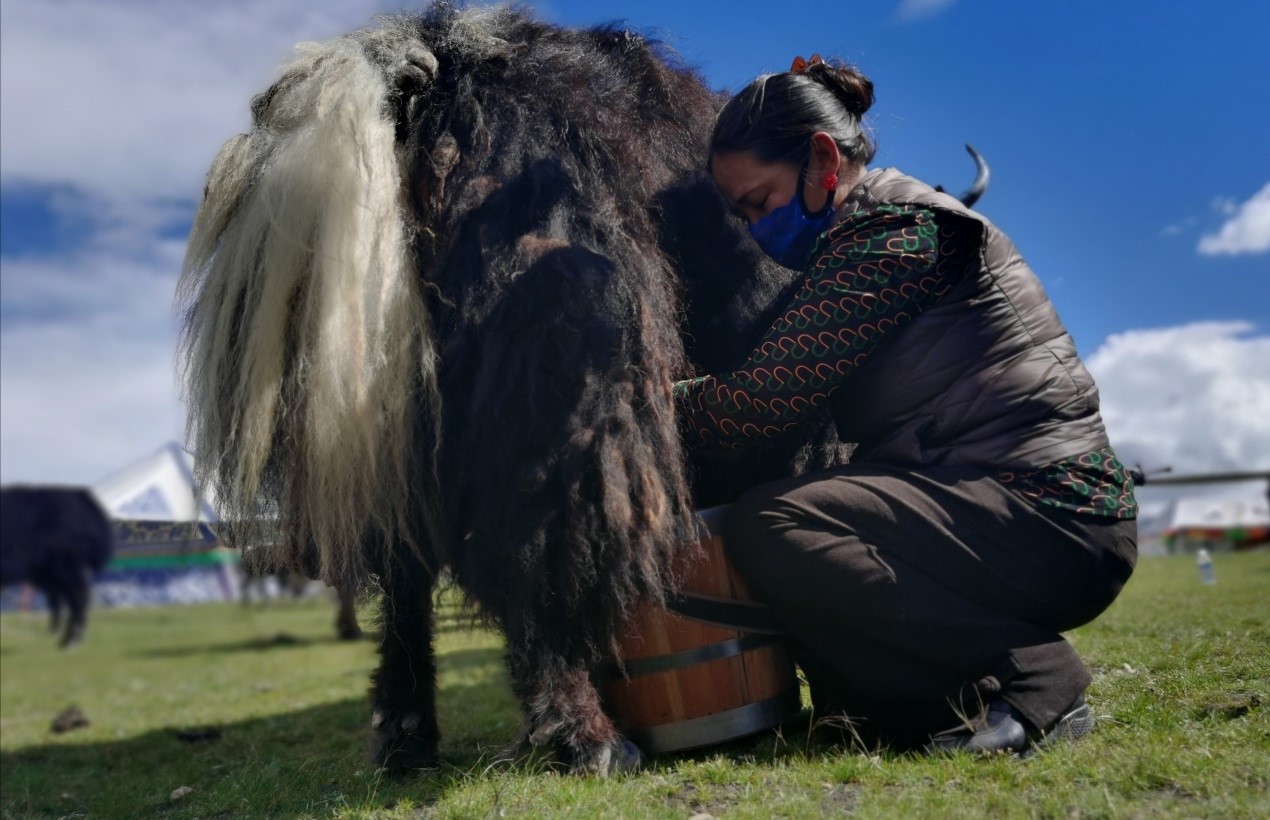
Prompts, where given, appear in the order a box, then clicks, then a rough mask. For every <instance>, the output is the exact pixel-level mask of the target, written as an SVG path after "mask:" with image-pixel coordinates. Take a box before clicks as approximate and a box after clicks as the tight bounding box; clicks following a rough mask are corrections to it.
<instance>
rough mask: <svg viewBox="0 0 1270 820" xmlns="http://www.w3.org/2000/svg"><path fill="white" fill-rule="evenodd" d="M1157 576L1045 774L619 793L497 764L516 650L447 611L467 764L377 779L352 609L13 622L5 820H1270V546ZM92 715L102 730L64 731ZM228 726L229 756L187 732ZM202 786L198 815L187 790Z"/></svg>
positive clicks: (716, 758) (907, 775)
mask: <svg viewBox="0 0 1270 820" xmlns="http://www.w3.org/2000/svg"><path fill="white" fill-rule="evenodd" d="M1216 572H1217V577H1218V584H1217V585H1215V586H1204V585H1202V584H1200V583H1199V580H1198V575H1197V573H1196V570H1195V567H1194V564H1193V561H1192V560H1191V559H1187V558H1182V557H1178V558H1150V559H1143V560H1142V562H1141V563H1140V565H1139V567H1138V572H1137V574H1136V576H1135V577H1134V579H1133V580H1132V581H1131V582H1130V584H1129V586H1128V588H1127V589H1126V591H1125V593H1124V595H1123V596H1122V597H1121V599H1120V600H1119V601H1118V602H1117V603H1116V605H1115V606H1114V607H1113V608H1112V609H1111V610H1110V611H1109V612H1108V613H1106V614H1105V615H1104V616H1103V617H1102V618H1101V619H1099V620H1098V621H1097V622H1096V623H1094V624H1092V625H1090V626H1087V627H1084V628H1082V629H1080V630H1077V631H1076V632H1074V633H1073V634H1072V635H1071V638H1072V641H1073V642H1074V643H1075V645H1076V646H1077V648H1078V649H1079V650H1080V652H1081V653H1082V655H1083V656H1084V657H1085V658H1086V660H1087V662H1088V663H1089V665H1090V667H1091V669H1092V670H1093V672H1094V683H1093V686H1092V687H1091V689H1090V692H1089V697H1090V702H1091V704H1092V705H1093V707H1094V709H1095V712H1096V713H1097V714H1098V716H1099V718H1100V724H1099V727H1098V730H1097V731H1096V732H1095V733H1094V734H1093V735H1092V736H1091V737H1090V738H1089V739H1087V740H1086V741H1084V742H1082V743H1079V744H1074V745H1071V746H1067V747H1060V748H1056V749H1054V750H1051V751H1049V752H1046V753H1044V754H1041V755H1037V756H1034V757H1032V758H1028V759H1023V760H1019V759H991V760H979V759H971V758H966V757H957V758H940V759H929V758H923V757H918V756H912V755H891V754H886V753H884V754H880V755H878V754H868V753H862V752H858V751H853V750H851V749H846V748H843V747H841V746H840V745H835V743H834V742H833V741H832V740H830V739H826V738H825V737H823V736H821V735H818V734H817V735H811V736H809V735H807V734H806V733H805V732H803V731H798V732H792V733H786V734H784V735H780V734H775V733H768V734H764V735H761V736H758V737H755V738H752V739H748V740H744V741H739V742H736V743H733V744H730V745H727V746H724V747H719V748H716V749H713V750H709V751H707V752H703V753H698V754H693V755H682V756H677V757H663V758H659V759H656V760H654V761H652V762H651V764H650V765H649V766H647V767H646V768H645V770H644V771H643V772H641V773H639V774H637V775H633V776H626V777H620V778H614V779H612V780H608V781H602V780H595V779H585V778H574V777H568V776H561V775H559V774H557V773H555V772H553V771H551V770H550V769H549V768H548V767H547V766H546V765H545V764H543V763H541V762H534V761H532V760H530V761H521V762H519V763H516V764H503V763H498V764H496V763H493V762H492V761H493V759H494V756H495V754H496V752H497V750H498V749H499V747H500V746H501V745H502V744H504V743H506V742H507V741H509V740H510V739H511V738H512V737H513V736H514V734H515V732H516V729H517V713H516V706H515V703H514V701H513V700H512V698H511V695H510V693H509V691H508V686H507V680H506V673H505V671H504V669H503V665H502V662H501V644H500V641H499V639H498V637H497V636H496V635H493V634H490V633H488V632H485V631H482V630H479V629H472V628H469V627H468V625H467V621H466V619H465V618H463V617H461V616H460V614H459V613H458V612H457V611H456V610H455V608H454V607H453V606H452V605H451V604H449V603H448V601H447V602H446V603H445V604H444V605H443V606H442V608H441V618H440V621H441V625H442V634H441V637H440V641H439V646H438V652H439V663H440V667H441V691H440V709H441V722H442V731H443V733H444V739H443V743H442V754H443V756H444V758H445V761H446V763H445V765H444V766H442V767H441V768H439V769H436V770H432V771H426V772H419V773H417V774H415V775H412V776H409V777H405V778H399V779H398V778H390V777H386V776H384V775H382V774H381V773H380V772H378V771H376V770H375V769H374V768H372V767H371V766H369V765H368V764H367V763H366V759H365V752H364V750H365V741H366V724H367V719H368V707H367V705H366V699H365V690H366V685H367V675H368V674H369V671H370V669H371V667H372V665H373V662H374V651H373V644H372V643H371V642H369V641H363V642H360V643H354V644H346V643H339V642H337V641H335V639H334V628H333V626H332V622H333V619H334V608H333V606H330V605H327V604H325V603H323V602H299V603H287V604H276V605H274V606H272V607H271V608H267V609H260V608H256V609H244V608H242V607H239V606H236V605H205V606H197V607H188V608H169V609H148V610H99V611H94V612H93V613H92V617H91V619H90V623H89V635H88V641H87V643H86V644H85V645H83V646H81V647H78V648H76V649H73V650H71V651H68V652H59V651H57V650H56V649H55V647H54V640H53V637H52V636H51V635H50V634H49V633H48V632H47V626H46V624H45V622H44V619H43V618H42V617H39V618H37V617H35V616H32V615H26V614H6V615H4V616H3V617H0V815H2V816H3V817H6V818H8V817H106V818H110V817H129V818H131V817H150V816H155V817H326V816H335V817H375V818H413V817H431V816H437V817H492V816H503V815H517V816H539V817H546V816H551V817H554V816H583V817H596V816H603V817H610V816H611V817H680V818H687V817H690V816H692V815H694V814H698V813H709V814H712V815H715V816H726V817H764V818H766V817H773V816H787V817H819V816H823V815H831V814H839V813H851V814H855V815H858V816H861V817H909V816H919V817H944V816H949V815H955V816H992V817H996V816H1006V817H1030V816H1040V817H1051V816H1080V817H1156V816H1166V817H1167V816H1173V817H1241V816H1242V817H1266V816H1270V796H1268V794H1267V786H1268V784H1270V720H1268V719H1267V715H1266V709H1265V706H1266V703H1267V701H1268V700H1270V552H1265V551H1262V552H1259V553H1245V554H1238V555H1218V556H1217V557H1216ZM72 704H74V705H78V706H79V707H80V708H81V709H82V710H83V711H84V713H85V714H86V715H87V716H88V718H89V719H90V720H91V725H90V726H88V727H86V728H83V729H79V730H77V731H73V732H69V733H65V734H53V733H51V732H50V728H49V727H50V723H51V721H52V719H53V717H54V716H55V715H56V714H57V713H58V712H60V711H61V710H62V709H64V708H66V707H68V706H70V705H72ZM209 726H215V727H218V728H219V729H220V730H221V731H222V737H221V739H220V740H219V741H216V742H202V743H187V742H183V741H181V740H180V739H178V737H177V734H176V733H177V732H178V731H179V730H188V729H197V728H203V727H209ZM180 786H189V787H190V788H192V789H193V791H191V792H190V793H189V794H187V795H186V796H184V797H183V798H180V799H177V800H172V799H171V798H170V794H171V792H172V791H173V790H174V789H177V788H178V787H180Z"/></svg>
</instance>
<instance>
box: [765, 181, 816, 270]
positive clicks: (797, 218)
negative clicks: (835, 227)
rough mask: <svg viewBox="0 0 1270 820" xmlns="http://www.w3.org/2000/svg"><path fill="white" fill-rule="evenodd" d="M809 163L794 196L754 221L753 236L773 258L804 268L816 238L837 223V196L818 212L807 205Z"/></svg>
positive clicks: (788, 265)
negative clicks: (809, 211) (834, 221)
mask: <svg viewBox="0 0 1270 820" xmlns="http://www.w3.org/2000/svg"><path fill="white" fill-rule="evenodd" d="M806 170H807V166H806V165H804V166H803V168H802V169H801V170H800V171H799V173H798V190H797V191H795V192H794V198H793V199H791V200H790V201H789V202H787V203H785V204H784V205H782V206H780V207H779V208H777V209H776V210H774V211H772V212H771V213H770V214H768V215H767V216H765V217H763V218H762V219H760V220H759V221H758V222H755V223H754V224H753V225H750V236H752V237H754V241H756V242H758V246H759V247H760V248H762V249H763V251H764V252H765V253H766V254H767V255H768V256H770V257H772V258H773V259H775V260H776V261H777V262H779V263H780V264H782V265H784V266H785V267H787V268H794V269H795V270H802V269H803V268H804V267H805V266H806V265H807V262H808V261H809V260H808V258H807V257H809V256H811V251H812V248H813V247H814V246H815V244H816V239H817V238H819V237H820V235H821V234H822V233H824V232H825V231H827V230H828V229H829V226H831V225H832V224H833V218H834V216H835V214H836V209H835V208H834V207H833V196H832V195H831V196H830V197H829V201H828V202H826V203H825V207H823V208H821V209H820V210H819V211H817V212H816V213H814V214H809V213H807V208H806V206H804V205H803V181H804V176H805V173H806Z"/></svg>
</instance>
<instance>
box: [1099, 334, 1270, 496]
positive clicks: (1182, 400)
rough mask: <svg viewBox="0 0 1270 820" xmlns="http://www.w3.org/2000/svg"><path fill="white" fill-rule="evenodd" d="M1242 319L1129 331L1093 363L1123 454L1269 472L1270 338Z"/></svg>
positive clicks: (1151, 465) (1180, 467)
mask: <svg viewBox="0 0 1270 820" xmlns="http://www.w3.org/2000/svg"><path fill="white" fill-rule="evenodd" d="M1255 331H1256V328H1254V327H1253V326H1252V325H1251V324H1249V323H1246V322H1199V323H1194V324H1187V325H1181V326H1178V327H1168V328H1159V329H1152V330H1131V331H1127V332H1125V333H1118V334H1115V335H1113V336H1110V337H1108V339H1107V340H1106V341H1105V342H1104V343H1103V344H1102V346H1101V347H1099V348H1098V350H1096V351H1095V352H1094V354H1093V355H1092V356H1090V357H1089V358H1088V360H1087V365H1088V368H1089V371H1090V372H1091V373H1092V374H1093V375H1094V378H1095V380H1096V381H1097V382H1098V390H1099V393H1100V395H1101V398H1102V411H1103V418H1104V420H1105V421H1106V423H1107V431H1108V433H1109V434H1110V436H1111V442H1112V445H1113V446H1114V447H1115V449H1116V453H1117V454H1118V455H1119V456H1120V458H1121V460H1122V461H1124V462H1126V463H1128V464H1135V463H1136V464H1141V465H1143V466H1144V467H1146V468H1147V469H1148V471H1150V470H1153V469H1158V468H1162V467H1172V468H1173V470H1174V471H1175V472H1178V473H1204V472H1224V471H1237V470H1251V469H1262V470H1264V469H1270V336H1267V335H1265V334H1264V333H1262V334H1261V335H1257V333H1256V332H1255Z"/></svg>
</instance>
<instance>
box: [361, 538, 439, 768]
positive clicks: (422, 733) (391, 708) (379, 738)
mask: <svg viewBox="0 0 1270 820" xmlns="http://www.w3.org/2000/svg"><path fill="white" fill-rule="evenodd" d="M381 578H382V581H381V584H382V587H383V604H382V608H381V611H380V614H381V621H382V624H381V636H380V639H379V667H378V668H377V669H376V670H375V672H374V674H373V675H372V676H371V690H370V696H371V724H370V725H371V730H372V733H373V734H372V739H371V760H372V761H373V762H374V763H376V764H377V765H379V766H382V767H384V768H386V769H390V770H392V771H405V770H407V769H417V768H420V767H423V766H430V765H433V764H434V763H436V760H437V744H438V742H439V740H440V732H439V731H438V729H437V708H436V659H435V657H434V656H433V652H432V585H433V579H434V576H433V574H432V573H431V572H430V571H428V570H427V569H426V568H424V567H423V566H422V565H420V564H419V563H418V562H416V561H413V560H411V559H403V560H400V561H398V562H396V563H395V565H393V566H391V568H390V569H389V570H388V571H387V572H386V573H384V574H383V575H382V576H381Z"/></svg>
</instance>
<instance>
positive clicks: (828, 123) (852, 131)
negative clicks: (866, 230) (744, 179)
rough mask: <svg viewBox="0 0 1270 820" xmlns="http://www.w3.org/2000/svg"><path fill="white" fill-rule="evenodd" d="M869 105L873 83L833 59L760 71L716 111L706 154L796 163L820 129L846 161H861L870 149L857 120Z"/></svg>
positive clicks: (869, 156)
mask: <svg viewBox="0 0 1270 820" xmlns="http://www.w3.org/2000/svg"><path fill="white" fill-rule="evenodd" d="M813 59H814V58H813ZM872 105H873V82H872V81H871V80H869V78H868V77H866V76H864V75H863V74H861V73H860V72H859V71H857V70H856V69H854V68H852V67H851V66H848V65H845V64H844V63H841V62H839V61H836V60H831V61H829V62H813V63H812V64H810V65H808V66H806V67H805V68H803V69H802V70H801V71H786V72H783V73H781V74H764V75H763V76H761V77H759V78H758V79H756V80H754V81H753V82H752V83H750V84H749V85H748V86H746V87H745V88H744V89H743V90H742V91H741V92H740V93H739V94H737V95H736V96H735V97H733V98H732V99H730V100H728V103H727V105H725V106H723V110H722V111H720V112H719V118H718V119H717V120H715V124H714V134H713V135H712V136H711V138H710V159H711V161H713V159H714V156H715V155H716V154H726V153H730V152H733V151H753V152H754V153H755V154H756V155H757V156H758V158H759V159H760V160H762V161H763V162H788V163H791V164H793V165H800V164H801V163H802V161H803V160H804V159H806V157H807V155H808V153H809V152H810V150H811V140H810V138H811V135H812V134H814V133H816V132H817V131H824V132H826V133H828V134H829V135H830V136H832V137H833V138H834V141H835V142H836V143H838V150H839V151H841V152H842V154H843V156H844V157H845V158H846V159H847V160H849V161H850V162H852V163H853V164H857V165H865V164H867V163H868V162H869V160H871V159H873V153H874V151H875V150H876V149H875V146H874V144H873V139H872V137H870V135H869V134H868V133H867V132H866V131H865V129H864V126H863V124H862V122H861V121H862V120H863V118H864V113H865V112H866V111H868V110H869V108H870V106H872Z"/></svg>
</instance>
